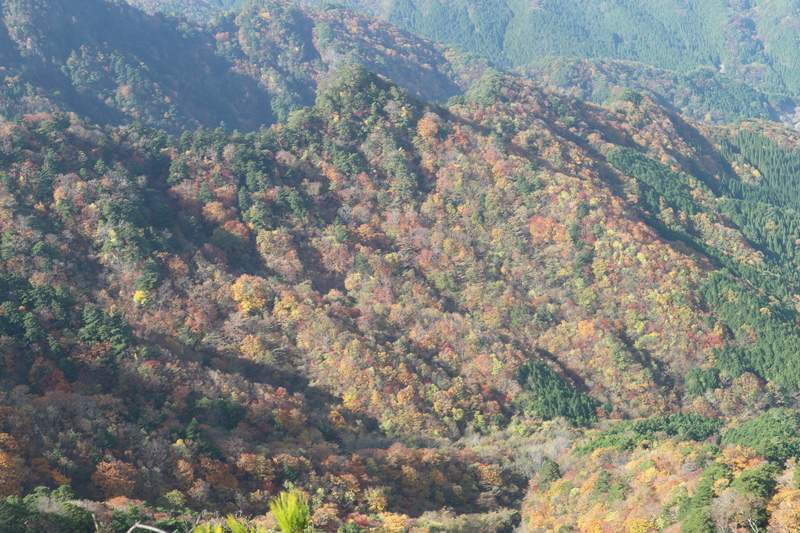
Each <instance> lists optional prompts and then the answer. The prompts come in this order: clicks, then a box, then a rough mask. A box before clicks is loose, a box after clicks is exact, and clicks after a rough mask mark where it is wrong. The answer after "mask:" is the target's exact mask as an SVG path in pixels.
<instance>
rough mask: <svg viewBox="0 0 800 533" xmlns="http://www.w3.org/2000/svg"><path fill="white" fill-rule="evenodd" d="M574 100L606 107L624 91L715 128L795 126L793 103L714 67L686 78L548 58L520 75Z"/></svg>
mask: <svg viewBox="0 0 800 533" xmlns="http://www.w3.org/2000/svg"><path fill="white" fill-rule="evenodd" d="M517 72H520V73H521V74H522V75H523V76H525V77H528V78H531V79H535V80H538V81H541V82H542V83H545V84H546V85H548V86H551V87H553V88H556V89H557V90H559V91H562V92H564V93H565V94H568V95H570V96H574V97H576V98H581V99H583V100H588V101H590V102H594V103H596V104H603V103H605V102H607V101H608V100H609V99H612V98H613V97H614V95H616V94H618V93H619V92H620V91H622V90H624V89H629V90H633V91H636V92H640V93H642V94H646V95H647V96H648V97H650V98H651V99H652V100H653V101H654V102H656V103H658V104H659V105H662V106H665V107H669V108H672V109H674V110H675V111H678V112H679V113H681V114H683V115H686V116H689V117H692V118H694V119H697V120H702V121H705V122H709V123H712V124H729V123H731V122H735V121H737V120H741V119H746V118H757V119H765V120H773V121H776V122H777V121H784V122H788V123H792V124H793V123H794V122H796V120H794V118H793V117H794V113H795V103H794V101H793V100H792V99H790V98H788V97H786V96H783V95H778V94H770V93H763V92H761V91H758V90H756V89H753V88H752V87H750V86H749V85H746V84H744V83H741V82H737V81H734V80H732V79H730V78H728V77H727V76H725V75H723V74H720V73H718V72H716V71H715V70H714V69H712V68H710V67H700V68H698V69H697V70H694V71H691V72H688V73H686V74H678V73H676V72H674V71H669V70H664V69H659V68H655V67H650V66H648V65H644V64H642V63H634V62H630V61H619V60H587V59H568V58H550V59H543V60H541V61H538V62H536V63H533V64H531V65H529V66H528V67H520V68H519V69H517Z"/></svg>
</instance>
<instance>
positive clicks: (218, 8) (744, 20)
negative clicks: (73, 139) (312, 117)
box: [147, 0, 798, 124]
mask: <svg viewBox="0 0 800 533" xmlns="http://www.w3.org/2000/svg"><path fill="white" fill-rule="evenodd" d="M306 3H307V4H309V5H315V6H317V9H318V11H317V12H316V13H315V14H313V15H312V12H310V11H305V13H306V16H311V18H314V19H315V20H320V19H323V18H326V17H327V18H330V12H331V11H333V12H335V13H337V18H338V20H339V22H338V23H334V26H333V27H338V28H339V31H338V36H339V37H340V38H341V40H340V43H349V42H350V41H351V40H352V39H354V40H355V41H356V42H363V41H364V39H365V38H366V40H367V43H366V44H367V48H366V49H365V48H363V46H359V48H360V49H361V51H360V52H357V55H358V57H359V58H360V59H358V61H360V62H362V63H364V64H366V65H367V66H369V67H370V68H373V69H379V71H380V70H381V64H383V65H384V66H385V64H386V63H385V58H384V59H382V60H381V61H380V62H375V61H373V60H372V59H371V58H372V56H374V55H376V54H377V55H378V56H380V55H381V52H380V50H382V49H384V48H379V49H370V48H369V41H375V40H376V39H377V40H378V41H380V40H381V37H377V36H375V35H374V34H371V31H372V30H368V29H367V28H368V25H365V24H361V25H355V26H349V27H346V26H343V25H341V21H342V20H344V19H346V18H352V17H354V15H346V14H345V13H347V12H346V11H344V10H342V9H340V8H332V7H331V4H326V3H318V2H306ZM346 5H348V6H349V7H351V8H353V9H356V10H361V11H363V12H367V13H370V14H373V15H377V16H380V17H383V18H384V19H387V20H390V21H392V22H394V23H396V24H398V25H400V26H402V27H405V28H407V29H409V30H411V31H413V32H416V33H419V34H421V35H426V36H428V37H430V38H431V39H433V40H434V41H437V42H439V43H444V44H447V45H452V46H454V47H455V49H459V50H467V51H470V52H472V53H474V54H477V55H478V56H482V57H484V58H486V59H488V60H490V61H491V62H492V63H493V64H494V65H496V66H498V67H502V68H508V69H511V70H514V71H515V72H517V73H520V74H522V75H523V76H525V77H530V78H532V79H537V80H540V81H543V82H545V83H548V84H551V85H552V86H554V87H558V88H559V89H560V90H563V91H566V92H567V93H568V94H571V95H574V96H577V97H580V98H586V99H589V100H590V101H593V102H596V103H602V102H603V101H604V99H605V98H607V97H608V96H609V95H610V94H611V93H612V92H616V91H617V90H618V89H621V88H628V89H632V90H634V91H639V92H642V91H644V92H646V93H648V94H650V95H652V96H653V98H654V99H655V100H656V101H658V102H659V103H660V104H663V105H666V106H668V107H672V108H674V109H676V110H679V111H680V112H682V113H684V114H687V115H689V116H692V117H694V118H698V119H700V120H708V121H710V122H712V123H730V122H733V121H735V120H739V119H741V118H768V119H771V120H782V121H784V122H787V123H790V124H794V123H795V122H797V120H796V119H797V118H798V113H797V109H796V107H797V106H796V104H795V101H794V99H793V95H796V94H797V85H798V81H797V80H795V79H794V76H795V75H794V74H793V70H791V69H788V70H787V69H786V68H784V67H783V66H782V65H787V64H792V61H794V60H795V59H797V58H793V56H791V53H792V52H791V50H790V49H788V48H787V47H789V48H790V45H791V42H793V39H795V37H793V35H794V34H792V31H793V30H792V29H791V26H786V25H785V24H783V23H781V22H780V21H779V18H780V13H783V12H786V13H787V14H788V13H789V11H787V9H789V6H787V5H783V4H781V3H774V2H771V3H768V4H765V5H763V6H760V7H759V8H758V9H752V8H749V7H747V6H744V5H732V4H725V3H721V2H720V3H714V2H711V3H708V4H703V5H698V4H696V3H693V4H692V5H691V6H686V7H685V8H684V7H683V5H682V4H679V3H675V4H671V6H668V7H669V8H668V9H666V10H665V11H664V10H663V9H662V8H663V6H660V7H659V9H658V12H654V11H652V10H650V8H649V7H648V6H644V5H643V6H638V5H636V6H634V5H632V4H631V5H626V6H621V5H619V6H616V7H614V8H613V9H612V8H610V7H609V6H608V5H606V4H602V5H600V4H595V3H593V2H588V3H586V5H585V6H584V5H583V4H580V5H579V4H578V3H576V2H570V1H555V0H553V1H549V2H544V3H540V4H537V5H536V6H535V7H533V8H532V7H531V6H529V5H527V4H526V5H521V4H520V5H511V4H507V3H505V2H494V3H493V2H492V0H488V2H482V3H479V4H475V5H473V4H470V5H469V6H467V5H466V4H465V5H463V6H462V5H460V4H459V3H458V2H449V3H447V4H446V5H445V4H439V3H437V2H436V1H433V2H420V3H415V2H412V1H406V0H403V1H401V2H390V3H382V4H373V3H370V2H350V3H346ZM232 6H237V7H236V8H235V10H234V12H236V13H237V14H238V13H239V12H240V10H241V9H244V13H250V15H244V17H245V19H241V20H240V22H241V23H242V24H244V25H249V24H252V21H253V18H252V12H253V10H254V9H255V10H259V9H263V8H264V4H263V3H260V2H259V1H258V0H255V1H248V2H243V3H239V4H231V3H229V4H225V5H221V4H216V5H214V6H206V11H205V12H204V13H205V15H204V16H203V17H199V18H205V19H208V18H209V16H210V14H211V13H212V12H215V13H217V14H221V13H223V12H224V11H226V9H229V8H231V7H232ZM584 8H585V9H584ZM147 9H149V10H151V11H153V10H158V9H164V10H167V11H170V10H171V11H174V12H180V13H183V14H186V15H187V16H190V17H195V18H198V17H197V16H196V14H197V13H198V8H197V5H196V3H193V2H188V1H175V2H166V1H157V0H156V1H151V2H148V3H147ZM363 20H364V21H366V20H368V19H363ZM725 20H727V22H726V23H723V22H721V21H725ZM330 23H331V21H328V22H325V23H324V24H325V25H326V26H330ZM315 24H316V23H315ZM643 27H647V28H648V31H647V32H644V33H643V32H640V31H639V30H640V28H643ZM554 28H557V30H554ZM264 30H267V31H271V30H269V29H268V28H263V27H262V28H261V29H260V30H259V31H264ZM322 31H327V30H325V29H323V30H322ZM380 31H384V30H380ZM216 33H217V34H219V33H227V32H216ZM301 33H302V32H301ZM682 35H683V36H685V37H680V36H682ZM767 36H768V37H769V38H767ZM295 39H297V37H295ZM386 44H387V43H383V44H382V45H381V46H383V47H385V46H386ZM320 45H322V46H323V47H324V46H325V43H317V44H316V45H315V46H320ZM259 46H260V45H259ZM279 46H280V45H279ZM425 46H427V45H423V48H425ZM341 47H342V46H341V44H340V45H339V48H341ZM417 48H418V49H419V47H417ZM394 50H399V49H394ZM440 51H441V50H440ZM326 53H327V54H328V55H327V56H326V57H328V58H333V57H336V56H337V54H339V55H340V54H341V50H337V51H331V50H328V51H327V52H326ZM331 54H332V55H331ZM449 54H450V55H449V56H448V57H449V58H450V59H452V58H453V55H454V53H453V52H449ZM459 55H460V56H461V57H462V58H463V59H459V60H456V63H458V64H459V65H460V66H456V70H457V71H458V76H461V77H462V78H463V77H464V76H465V75H467V74H470V75H471V77H472V78H475V77H478V76H479V75H480V73H482V72H483V71H484V70H485V67H483V68H477V69H476V66H478V65H479V63H476V61H475V59H474V58H472V59H467V58H466V57H465V56H464V55H463V54H459ZM591 58H595V59H591ZM465 60H466V63H464V61H465ZM292 61H299V59H298V58H290V57H289V56H287V57H286V58H284V63H285V64H287V65H291V63H292ZM302 62H303V61H301V63H302ZM427 64H432V63H430V62H428V63H427ZM438 64H441V62H440V61H439V62H438ZM464 67H466V68H464ZM269 68H271V67H269ZM436 68H437V69H438V70H439V71H442V67H441V66H439V67H436ZM470 70H475V71H477V72H471V73H470ZM416 71H419V69H418V68H416V67H412V68H411V69H407V70H405V71H403V70H397V69H394V70H393V71H392V72H391V75H390V76H389V77H390V78H392V79H396V80H406V79H410V78H409V76H411V78H417V76H416V75H414V73H415V72H416ZM297 74H298V73H296V72H295V70H294V69H293V68H291V66H289V68H288V69H287V70H286V73H284V74H282V75H281V76H280V78H281V79H287V78H288V79H290V80H291V78H292V77H293V76H296V75H297ZM450 78H451V79H452V76H450ZM420 81H423V80H419V79H418V81H417V82H413V83H415V85H414V87H413V89H412V90H413V91H414V92H415V93H417V94H426V93H425V87H424V86H422V85H425V84H427V83H430V82H433V84H434V86H432V87H428V90H429V91H432V92H431V93H430V94H427V96H428V97H431V96H432V97H434V98H440V97H441V94H442V92H441V89H440V88H441V87H443V86H442V83H441V81H438V82H437V81H435V80H432V79H430V78H426V79H425V80H424V82H425V83H424V84H422V85H420V83H419V82H420ZM401 83H405V81H403V82H401ZM288 85H289V86H292V87H295V90H291V89H286V88H277V87H274V88H273V89H274V90H277V91H279V92H280V93H281V94H289V95H290V96H288V98H287V97H285V96H281V97H280V100H281V101H282V102H283V103H284V104H285V103H287V102H291V101H294V102H299V101H306V100H307V99H306V100H304V99H303V97H302V96H300V95H301V94H302V93H303V89H302V87H305V89H304V90H305V91H306V96H308V94H310V93H308V91H309V90H311V89H310V88H311V87H312V86H313V85H314V84H313V82H309V80H308V79H306V80H302V81H298V80H293V81H289V82H288ZM459 85H460V86H462V87H464V84H463V83H459ZM437 91H439V95H438V96H437V95H436V93H437ZM446 92H447V91H445V93H446ZM450 92H451V93H452V91H450ZM306 103H308V102H307V101H306ZM279 107H280V105H279ZM281 115H282V116H285V113H284V112H281Z"/></svg>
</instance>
